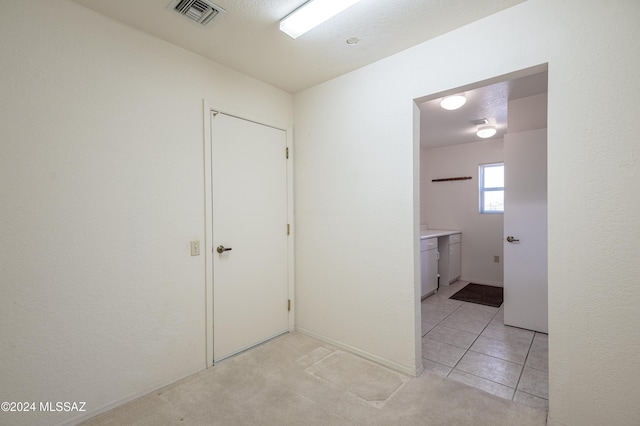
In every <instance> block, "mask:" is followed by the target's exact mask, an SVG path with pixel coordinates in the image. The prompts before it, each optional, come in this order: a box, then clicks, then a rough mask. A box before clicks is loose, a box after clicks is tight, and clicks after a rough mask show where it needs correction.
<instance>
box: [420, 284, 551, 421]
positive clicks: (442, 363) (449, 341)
mask: <svg viewBox="0 0 640 426" xmlns="http://www.w3.org/2000/svg"><path fill="white" fill-rule="evenodd" d="M467 284H468V282H467V281H457V282H455V283H453V284H452V285H450V286H441V287H440V289H439V290H438V293H436V294H434V295H432V296H429V297H427V298H426V299H425V300H423V301H422V358H423V359H422V362H423V365H424V367H425V369H426V370H429V371H431V372H434V373H437V374H439V375H441V376H444V377H448V378H450V379H453V380H457V381H459V382H462V383H465V384H467V385H470V386H473V387H476V388H479V389H482V390H484V391H486V392H489V393H492V394H494V395H497V396H499V397H501V398H506V399H510V400H513V401H516V402H520V403H522V404H526V405H529V406H532V407H536V408H543V409H546V410H548V408H549V401H548V400H549V390H548V389H549V379H548V376H549V373H548V371H549V368H548V351H549V349H548V340H547V335H546V334H544V333H537V332H534V331H530V330H524V329H521V328H516V327H510V326H505V325H504V311H503V307H504V305H503V306H501V307H500V308H493V307H491V306H484V305H478V304H474V303H467V302H462V301H459V300H453V299H449V296H451V295H453V294H454V293H455V292H457V291H458V290H460V289H461V288H462V287H464V286H465V285H467Z"/></svg>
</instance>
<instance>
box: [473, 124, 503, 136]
mask: <svg viewBox="0 0 640 426" xmlns="http://www.w3.org/2000/svg"><path fill="white" fill-rule="evenodd" d="M497 132H498V131H497V130H496V126H482V127H478V132H477V133H476V135H478V137H479V138H483V139H486V138H490V137H491V136H493V135H495V134H496V133H497Z"/></svg>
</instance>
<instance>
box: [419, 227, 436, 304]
mask: <svg viewBox="0 0 640 426" xmlns="http://www.w3.org/2000/svg"><path fill="white" fill-rule="evenodd" d="M420 266H421V268H422V273H421V276H420V283H421V292H420V294H421V296H422V297H425V296H426V295H428V294H429V293H431V292H433V291H436V290H437V289H438V239H437V238H427V239H425V240H421V241H420Z"/></svg>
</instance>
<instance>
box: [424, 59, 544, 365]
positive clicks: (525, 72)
mask: <svg viewBox="0 0 640 426" xmlns="http://www.w3.org/2000/svg"><path fill="white" fill-rule="evenodd" d="M545 71H547V72H549V62H543V63H539V64H536V65H531V66H529V67H525V68H520V69H517V70H514V71H511V72H508V73H505V74H502V75H497V76H494V77H491V78H487V79H485V80H480V81H475V82H472V83H468V84H466V85H463V86H459V87H454V88H449V89H447V90H444V91H440V92H436V93H431V94H429V95H423V96H419V97H416V98H413V99H412V102H413V105H412V106H413V148H414V154H413V161H414V178H415V177H416V174H417V179H418V182H421V179H420V172H421V158H420V156H421V153H420V131H421V128H420V108H419V107H418V104H420V103H422V102H426V101H430V100H433V99H438V98H442V97H445V96H449V95H454V94H456V93H460V92H465V91H468V90H474V89H477V88H479V87H483V86H488V85H490V84H494V83H499V82H503V81H508V80H513V79H516V78H520V77H525V76H529V75H533V74H537V73H540V72H545ZM548 92H549V89H547V93H548ZM548 104H549V101H548V100H547V106H548ZM548 116H549V112H548V111H547V117H548ZM547 146H548V140H547ZM548 162H549V153H548V151H547V164H548ZM549 182H550V180H549V176H548V172H547V187H549V186H550V183H549ZM421 198H422V185H418V186H417V187H416V186H414V193H413V199H414V204H413V205H414V209H413V212H414V214H413V239H414V294H415V295H416V299H415V303H414V308H415V320H414V324H415V326H416V329H415V332H414V336H415V348H416V351H415V353H416V371H418V372H419V373H421V369H422V368H423V367H422V345H421V342H422V330H421V310H422V307H421V301H420V286H421V283H420V279H421V265H420V243H419V241H420V222H421V219H420V212H421V209H422V201H421ZM548 208H549V205H548V199H547V210H548ZM502 232H503V234H504V227H503V229H502ZM547 233H548V229H547ZM503 238H504V235H503ZM548 252H549V241H548V240H547V253H548ZM503 261H504V258H503ZM503 269H504V264H503ZM548 272H549V266H548V265H547V274H548ZM502 285H503V287H504V282H503V283H502ZM548 286H549V282H548V281H547V288H548ZM548 306H549V297H547V307H548ZM549 312H550V311H549V310H548V311H547V319H548V318H549Z"/></svg>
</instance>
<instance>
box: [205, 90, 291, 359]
mask: <svg viewBox="0 0 640 426" xmlns="http://www.w3.org/2000/svg"><path fill="white" fill-rule="evenodd" d="M215 111H217V112H221V113H224V114H227V115H232V116H234V117H237V118H241V119H243V120H248V121H253V122H254V123H258V124H262V125H265V126H269V127H273V128H276V129H279V130H282V131H284V132H285V134H286V147H287V149H288V152H289V159H288V160H287V171H286V176H287V223H289V224H290V225H291V228H290V229H291V232H290V234H289V238H288V239H287V290H288V293H289V300H291V310H290V311H289V331H293V330H294V328H295V308H296V306H295V303H294V301H295V229H296V227H295V223H294V214H293V188H294V187H293V161H294V153H293V130H292V127H291V126H287V125H283V124H282V123H276V122H274V121H273V120H270V119H266V118H265V117H262V116H259V115H257V114H255V113H253V112H248V111H245V110H240V109H238V108H232V107H229V106H225V105H220V104H219V103H217V102H216V103H213V102H210V101H208V100H207V99H203V102H202V117H203V118H202V123H203V154H204V164H203V166H204V244H203V245H202V247H203V250H204V260H205V262H204V263H205V271H204V281H205V282H204V314H205V318H204V322H205V365H206V368H209V367H212V366H213V204H212V203H213V159H212V147H211V143H212V141H211V126H212V122H211V114H212V113H213V112H215ZM282 155H285V153H282Z"/></svg>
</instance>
